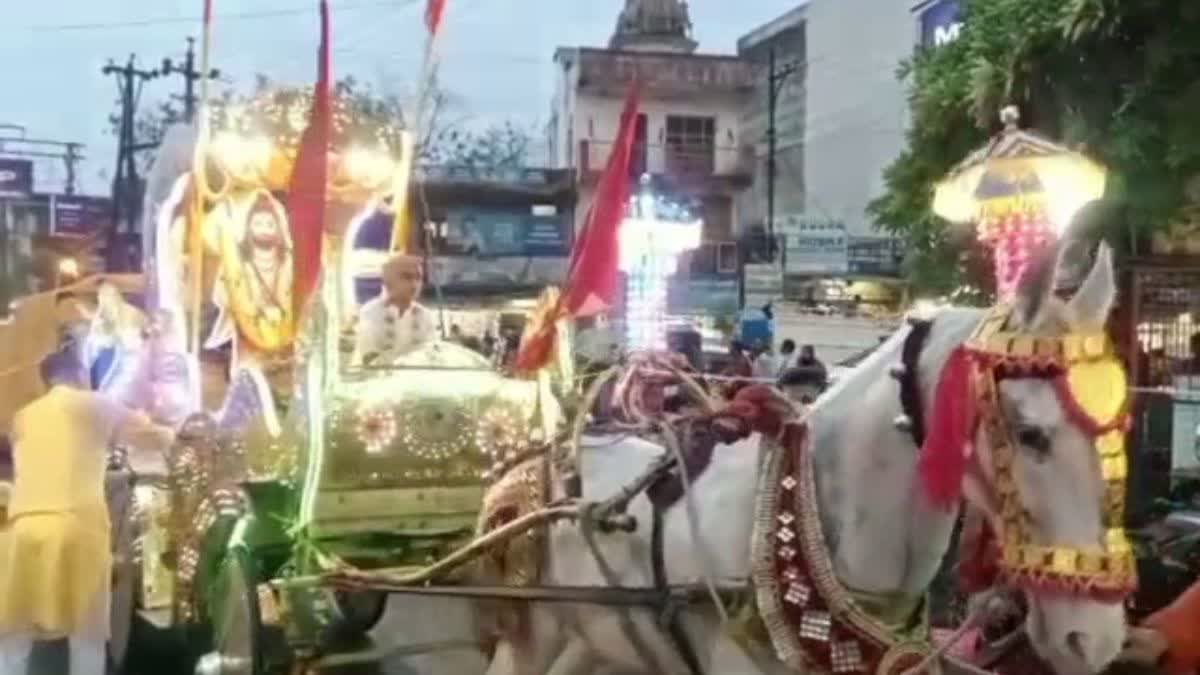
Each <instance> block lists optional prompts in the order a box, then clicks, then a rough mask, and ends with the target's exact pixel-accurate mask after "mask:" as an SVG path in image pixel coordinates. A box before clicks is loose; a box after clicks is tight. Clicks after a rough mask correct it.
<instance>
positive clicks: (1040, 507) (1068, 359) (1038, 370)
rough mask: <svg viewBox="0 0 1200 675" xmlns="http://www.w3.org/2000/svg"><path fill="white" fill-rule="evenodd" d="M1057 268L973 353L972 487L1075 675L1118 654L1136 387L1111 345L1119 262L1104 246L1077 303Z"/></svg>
mask: <svg viewBox="0 0 1200 675" xmlns="http://www.w3.org/2000/svg"><path fill="white" fill-rule="evenodd" d="M1059 260H1060V259H1059V257H1058V256H1055V255H1050V256H1047V257H1046V259H1045V260H1044V261H1042V262H1041V263H1039V264H1038V265H1037V266H1036V267H1035V268H1034V269H1032V270H1031V273H1030V274H1028V275H1027V277H1026V280H1025V282H1024V283H1023V284H1022V286H1021V287H1020V289H1019V291H1018V295H1017V298H1016V299H1015V301H1014V302H1013V303H1012V304H1011V305H1009V306H1007V307H1005V308H1002V309H1000V310H997V311H993V312H992V313H991V314H989V315H988V317H987V318H985V319H984V321H983V323H982V324H980V328H979V329H977V332H976V334H975V337H974V338H972V341H971V342H968V343H967V345H966V349H967V351H968V352H970V353H971V356H972V359H973V361H974V363H975V368H976V370H975V372H976V373H977V377H976V379H975V380H974V381H973V384H972V386H973V388H974V400H975V403H976V406H978V409H977V410H976V411H975V416H976V419H977V421H978V424H977V425H976V426H974V427H973V428H974V443H973V447H974V455H973V459H972V460H970V466H968V467H966V469H965V476H964V479H963V481H962V488H963V490H964V494H965V496H966V498H967V501H968V502H969V503H970V504H971V505H972V506H974V507H976V508H979V509H981V510H982V511H983V512H984V513H986V514H987V521H988V523H989V524H990V526H991V528H992V531H993V532H994V535H995V538H994V539H993V540H992V541H993V544H994V545H995V555H996V559H997V561H998V564H997V567H998V571H999V573H1000V574H1001V576H1002V577H1003V579H1004V581H1005V582H1007V583H1009V584H1011V585H1013V586H1015V587H1017V588H1020V589H1021V590H1022V591H1023V592H1024V594H1025V596H1026V599H1027V601H1028V606H1029V613H1028V618H1027V626H1026V628H1027V631H1028V634H1029V637H1030V641H1031V643H1032V644H1033V646H1034V648H1035V649H1036V650H1037V652H1038V653H1039V654H1040V655H1041V656H1042V657H1043V658H1044V659H1045V660H1046V661H1047V662H1048V663H1049V664H1050V665H1051V666H1052V667H1054V669H1055V670H1056V671H1057V672H1058V673H1059V674H1060V675H1074V674H1075V673H1080V674H1083V673H1094V672H1098V671H1099V670H1100V669H1101V668H1102V667H1103V666H1104V665H1105V664H1107V663H1108V662H1109V661H1111V660H1112V659H1113V658H1114V657H1115V656H1116V655H1117V653H1118V651H1119V650H1120V649H1121V645H1122V642H1123V640H1124V637H1125V619H1124V610H1123V607H1122V604H1121V600H1122V599H1123V598H1124V596H1125V595H1126V594H1127V593H1128V592H1129V591H1130V590H1131V588H1132V585H1133V581H1134V575H1133V565H1132V558H1131V555H1130V552H1129V545H1128V542H1127V540H1126V539H1125V538H1124V531H1123V530H1122V529H1121V528H1122V522H1121V520H1122V517H1123V490H1124V477H1125V455H1124V445H1123V443H1124V441H1123V438H1124V432H1125V424H1124V423H1125V413H1126V401H1125V399H1126V396H1127V393H1126V381H1125V375H1124V370H1123V367H1122V366H1121V364H1120V362H1119V361H1118V360H1117V357H1116V355H1115V354H1114V353H1113V350H1112V347H1111V345H1110V344H1109V343H1108V341H1107V338H1106V337H1105V336H1104V327H1105V323H1106V321H1107V318H1108V315H1109V311H1110V310H1111V308H1112V306H1113V302H1114V299H1115V295H1116V285H1115V282H1114V272H1113V264H1112V257H1111V253H1110V251H1109V249H1108V247H1107V246H1105V245H1101V247H1100V250H1099V253H1098V255H1097V256H1096V260H1095V262H1094V264H1093V265H1092V268H1091V270H1090V272H1089V273H1088V275H1087V277H1086V279H1085V280H1084V282H1083V283H1082V285H1081V286H1080V287H1079V290H1078V291H1077V292H1076V293H1075V294H1074V296H1073V297H1071V298H1070V299H1069V300H1062V299H1059V298H1058V297H1056V295H1055V293H1054V288H1055V283H1054V282H1055V277H1056V273H1055V272H1056V269H1057V268H1058V266H1059V264H1060V262H1059ZM989 321H990V322H992V323H991V325H990V327H989ZM981 360H982V361H981ZM935 414H936V413H935Z"/></svg>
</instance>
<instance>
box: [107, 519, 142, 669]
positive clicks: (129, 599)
mask: <svg viewBox="0 0 1200 675" xmlns="http://www.w3.org/2000/svg"><path fill="white" fill-rule="evenodd" d="M121 529H122V530H124V531H123V532H118V533H117V535H116V537H115V539H114V541H113V543H114V544H115V546H114V551H113V554H114V555H113V579H112V595H111V597H110V600H109V636H108V665H109V669H110V670H111V672H114V673H120V672H124V667H125V660H126V659H127V658H128V656H129V647H130V643H131V642H132V637H133V622H134V620H135V615H136V614H137V592H138V579H139V576H140V575H138V569H137V564H136V561H135V560H134V557H133V534H132V533H131V532H130V530H132V526H131V524H130V523H124V524H122V526H121Z"/></svg>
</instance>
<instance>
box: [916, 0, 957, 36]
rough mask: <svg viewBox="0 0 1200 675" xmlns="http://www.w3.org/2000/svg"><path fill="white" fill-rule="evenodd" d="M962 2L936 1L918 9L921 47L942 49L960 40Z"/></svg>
mask: <svg viewBox="0 0 1200 675" xmlns="http://www.w3.org/2000/svg"><path fill="white" fill-rule="evenodd" d="M959 3H960V0H934V2H931V3H929V4H926V5H922V6H921V7H919V8H918V10H917V11H918V12H919V13H920V17H921V18H920V22H921V46H923V47H941V46H942V45H946V44H949V43H951V42H953V41H954V40H956V39H958V34H959V32H960V31H961V30H962V21H961V20H960V17H961V11H962V7H961V6H960V4H959Z"/></svg>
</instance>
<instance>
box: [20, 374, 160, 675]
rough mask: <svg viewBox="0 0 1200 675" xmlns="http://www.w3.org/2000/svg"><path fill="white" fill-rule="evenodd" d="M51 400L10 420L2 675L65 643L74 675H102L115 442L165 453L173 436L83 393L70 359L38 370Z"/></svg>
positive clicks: (43, 400)
mask: <svg viewBox="0 0 1200 675" xmlns="http://www.w3.org/2000/svg"><path fill="white" fill-rule="evenodd" d="M42 377H43V378H44V379H45V381H46V384H47V386H48V387H49V390H48V391H47V392H46V393H45V394H44V395H42V396H41V397H40V398H38V399H36V400H35V401H33V402H32V403H30V404H29V405H27V406H25V407H24V408H22V409H21V410H19V411H18V412H17V413H16V415H15V416H14V418H13V433H12V437H13V460H14V461H13V464H14V467H13V468H14V471H13V483H12V492H11V496H10V500H9V504H8V519H7V521H5V523H4V525H3V528H4V530H3V531H0V538H3V539H4V540H5V541H4V542H3V545H2V546H0V556H2V557H0V673H3V674H4V675H10V674H11V675H24V674H25V673H27V672H28V668H29V663H28V661H29V657H30V654H31V652H32V647H33V641H34V640H44V639H52V638H59V637H63V636H67V637H69V638H70V663H71V675H103V674H104V671H105V642H106V641H107V639H108V616H109V608H108V601H109V589H110V585H111V576H112V560H111V554H110V548H109V533H110V529H111V525H110V523H109V519H108V507H107V505H106V502H105V497H104V479H105V470H106V465H107V449H108V446H109V445H110V444H111V443H113V442H122V443H126V444H128V445H131V446H134V447H141V448H152V447H158V448H165V447H166V446H167V445H168V444H169V443H170V442H171V441H172V439H173V433H172V432H171V430H169V429H166V428H164V427H159V426H157V425H155V424H153V423H151V422H150V420H149V419H148V418H147V417H145V416H144V415H142V414H141V413H138V412H134V411H131V410H129V409H128V408H125V407H123V406H122V405H120V404H119V403H117V402H116V401H114V400H112V399H110V398H107V397H105V396H104V395H102V394H98V393H95V392H93V391H90V390H89V389H88V388H87V374H86V372H85V371H84V369H83V364H82V362H81V360H80V359H79V357H78V355H77V354H76V353H75V352H73V351H70V350H64V351H59V352H55V353H52V354H51V355H50V356H49V357H47V358H46V360H45V361H44V362H43V363H42Z"/></svg>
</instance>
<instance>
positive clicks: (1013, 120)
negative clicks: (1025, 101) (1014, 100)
mask: <svg viewBox="0 0 1200 675" xmlns="http://www.w3.org/2000/svg"><path fill="white" fill-rule="evenodd" d="M1020 121H1021V109H1020V108H1018V107H1017V106H1015V105H1006V106H1004V107H1003V108H1001V109H1000V122H1001V123H1002V124H1003V125H1004V130H1005V131H1016V130H1017V123H1018V122H1020Z"/></svg>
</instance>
